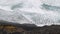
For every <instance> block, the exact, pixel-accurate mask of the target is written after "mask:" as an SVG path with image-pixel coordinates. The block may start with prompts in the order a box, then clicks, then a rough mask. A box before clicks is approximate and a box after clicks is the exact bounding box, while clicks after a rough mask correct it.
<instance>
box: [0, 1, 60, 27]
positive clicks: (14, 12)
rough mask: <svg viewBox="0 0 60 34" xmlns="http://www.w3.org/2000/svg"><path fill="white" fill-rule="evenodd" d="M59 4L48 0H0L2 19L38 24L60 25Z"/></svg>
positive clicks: (0, 17) (0, 18) (0, 15)
mask: <svg viewBox="0 0 60 34" xmlns="http://www.w3.org/2000/svg"><path fill="white" fill-rule="evenodd" d="M57 2H58V1H57ZM57 2H56V3H57ZM51 3H52V4H51ZM57 4H59V2H58V3H57ZM57 4H54V3H53V1H52V2H50V3H49V2H47V0H46V1H45V0H0V20H4V21H9V22H14V23H20V24H24V23H27V24H28V23H29V24H36V25H37V26H44V25H51V24H57V25H60V7H59V5H57Z"/></svg>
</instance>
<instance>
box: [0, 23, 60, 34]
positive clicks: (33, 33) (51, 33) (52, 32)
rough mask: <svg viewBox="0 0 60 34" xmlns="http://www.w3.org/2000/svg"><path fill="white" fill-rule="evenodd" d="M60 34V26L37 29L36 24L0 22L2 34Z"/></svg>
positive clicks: (0, 33) (0, 32)
mask: <svg viewBox="0 0 60 34" xmlns="http://www.w3.org/2000/svg"><path fill="white" fill-rule="evenodd" d="M6 33H7V34H15V33H16V34H60V25H51V26H43V27H37V26H36V25H34V24H17V23H14V24H13V23H12V22H9V23H7V22H6V23H5V24H4V23H2V22H0V34H6Z"/></svg>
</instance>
